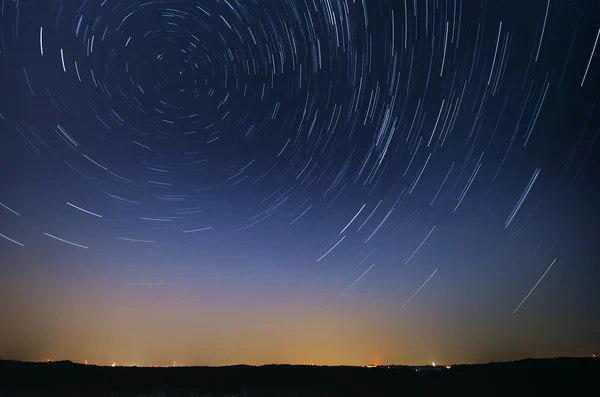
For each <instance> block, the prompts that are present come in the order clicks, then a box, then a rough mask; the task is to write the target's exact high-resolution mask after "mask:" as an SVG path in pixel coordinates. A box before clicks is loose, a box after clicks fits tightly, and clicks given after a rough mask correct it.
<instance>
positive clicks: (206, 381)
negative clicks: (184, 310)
mask: <svg viewBox="0 0 600 397" xmlns="http://www.w3.org/2000/svg"><path fill="white" fill-rule="evenodd" d="M0 373H1V374H2V379H3V380H2V382H1V384H0V393H1V395H2V396H11V397H12V396H15V397H16V396H30V397H33V396H36V397H38V396H39V397H46V396H114V397H117V396H119V397H121V396H123V397H126V396H140V397H141V396H143V397H150V396H157V397H158V396H165V397H171V396H178V397H179V396H181V397H183V396H199V397H200V396H215V397H216V396H400V395H410V396H414V395H437V394H442V393H443V394H446V395H448V394H450V395H457V396H458V395H486V396H490V395H516V394H518V395H526V394H531V393H533V394H534V395H543V394H545V393H553V394H556V393H560V394H563V395H570V396H578V395H584V394H588V393H590V392H592V391H593V390H594V386H593V385H594V377H596V378H597V377H598V374H600V360H597V359H595V358H555V359H526V360H520V361H513V362H506V363H490V364H480V365H452V366H450V368H447V367H446V366H436V367H433V366H428V367H411V366H389V367H388V366H378V367H374V368H366V367H344V366H339V367H327V366H307V365H265V366H260V367H255V366H245V365H239V366H228V367H168V368H141V367H140V368H138V367H115V368H112V367H100V366H94V365H82V364H74V363H71V362H68V361H67V362H51V363H24V362H17V361H0Z"/></svg>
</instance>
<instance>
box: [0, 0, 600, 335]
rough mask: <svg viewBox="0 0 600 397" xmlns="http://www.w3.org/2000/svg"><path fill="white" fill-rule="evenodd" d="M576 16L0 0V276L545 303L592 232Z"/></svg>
mask: <svg viewBox="0 0 600 397" xmlns="http://www.w3.org/2000/svg"><path fill="white" fill-rule="evenodd" d="M598 15H600V8H599V7H598V4H596V3H595V2H594V1H587V2H586V1H583V2H577V4H575V3H572V2H562V1H560V2H556V1H550V0H548V1H545V0H540V1H532V2H527V4H524V3H522V2H517V1H507V2H495V1H490V2H477V1H467V0H442V1H430V0H427V1H415V0H397V1H395V0H391V1H384V0H377V1H366V0H362V1H361V0H302V1H295V0H282V1H262V0H253V1H245V0H211V1H188V0H173V1H117V0H103V1H100V0H94V1H92V0H82V1H81V0H77V1H66V0H64V1H63V0H53V1H41V0H30V1H25V0H20V1H9V0H2V10H1V16H0V33H1V35H2V37H1V47H0V84H1V85H0V87H1V93H0V131H1V136H0V159H1V160H0V162H1V164H2V176H1V177H0V182H1V185H0V205H1V207H0V237H1V238H0V251H1V252H2V254H1V255H2V257H5V258H6V259H7V262H6V263H3V264H2V267H3V268H4V270H3V272H4V273H5V274H6V275H7V277H9V276H10V277H15V278H16V276H14V274H16V273H17V272H18V271H17V270H15V269H16V268H18V267H19V266H30V267H31V268H27V269H29V270H27V272H38V271H41V272H42V273H44V272H46V273H48V272H50V270H49V269H56V272H58V273H61V272H64V273H65V274H67V273H69V274H70V276H65V277H66V279H68V283H69V284H71V283H78V282H79V281H81V277H83V276H81V275H77V274H78V273H77V272H81V271H82V270H81V267H87V268H88V269H93V272H97V273H98V274H102V276H98V277H100V278H101V279H102V281H101V282H102V283H105V286H106V288H107V289H110V290H111V291H114V288H117V289H118V288H121V289H125V290H129V292H131V293H133V294H136V293H140V294H145V293H148V290H151V291H154V292H151V293H150V294H160V298H159V299H158V300H160V301H162V302H166V303H168V304H174V305H176V306H180V305H183V304H185V305H188V306H190V305H191V306H193V305H194V304H196V303H197V302H199V301H204V300H206V299H208V298H207V297H206V296H205V295H203V292H202V291H201V290H195V289H194V288H193V287H190V286H189V285H188V284H189V283H190V282H192V281H193V280H196V279H206V278H207V277H209V278H210V277H212V278H211V279H212V280H213V281H214V282H215V283H216V282H217V281H216V280H221V282H224V283H227V282H225V281H223V280H224V279H227V280H231V279H234V280H236V283H239V284H244V283H248V284H252V285H254V286H255V287H256V288H257V290H261V289H262V290H263V291H264V290H265V289H268V288H271V287H267V286H269V285H271V286H272V285H294V284H295V285H296V287H298V286H302V287H298V288H300V289H301V288H304V287H306V288H308V290H311V291H313V292H314V291H315V290H314V288H317V289H318V290H319V291H320V292H319V293H322V291H326V293H324V294H325V295H327V294H329V295H328V296H329V297H328V298H327V299H329V300H331V301H335V300H336V299H352V296H353V295H354V296H364V295H361V294H362V293H363V292H361V291H369V292H368V293H369V295H370V296H375V298H371V299H375V303H373V304H374V306H375V307H377V306H379V307H384V306H385V307H386V308H387V309H386V310H387V312H386V313H387V315H388V316H391V317H397V316H401V315H403V313H404V312H405V311H410V310H415V311H416V312H417V313H418V312H421V311H423V312H425V311H426V309H425V307H426V308H429V309H428V310H434V309H432V308H435V307H437V308H438V309H436V310H444V311H453V312H455V311H457V310H463V311H466V312H469V311H471V312H472V313H476V312H477V310H479V309H477V308H475V306H476V305H475V306H473V305H474V304H473V303H472V302H473V301H478V300H479V301H490V302H491V301H493V302H495V303H493V304H491V303H490V306H489V307H487V308H486V312H492V313H493V314H489V315H490V316H492V315H493V316H501V317H502V318H504V320H502V321H513V320H510V317H508V318H507V317H506V315H507V314H508V315H510V313H514V314H515V316H517V315H525V313H524V312H525V311H526V310H528V305H529V304H531V306H532V307H531V309H530V310H531V311H534V309H535V307H536V306H535V305H537V308H538V309H539V310H542V309H543V310H550V311H551V310H562V311H563V312H565V311H569V310H570V309H568V307H576V306H577V305H578V304H581V299H583V298H582V296H581V295H576V294H574V293H572V292H570V291H572V290H573V288H576V286H577V285H579V287H577V288H584V289H585V288H586V287H582V285H583V284H584V283H585V279H586V278H588V277H590V273H589V272H590V271H591V270H590V267H589V266H590V265H589V264H587V263H588V262H586V261H588V259H589V258H590V256H589V255H591V254H589V252H591V251H590V250H592V249H594V247H592V246H591V245H589V244H587V243H586V239H590V238H591V237H590V233H591V232H590V231H591V230H594V229H595V228H596V227H597V226H598V223H597V222H598V217H597V215H596V214H597V213H598V211H597V201H596V200H597V199H598V195H597V193H598V191H597V180H596V179H594V178H595V177H597V174H598V166H597V161H596V158H597V156H598V154H599V152H598V147H599V143H598V142H597V137H598V131H599V129H600V109H599V108H598V106H597V103H596V101H597V99H598V87H599V86H598V72H597V70H598V65H600V62H599V60H600V54H599V52H600V49H598V48H597V45H598V38H599V35H600V18H599V17H598ZM582 236H583V237H582ZM586 250H587V251H586ZM582 252H584V253H582ZM586 258H587V259H586ZM2 262H4V260H3V261H2ZM566 262H569V264H567V263H566ZM75 263H77V265H75ZM565 267H569V268H571V270H565ZM34 268H35V269H37V270H34ZM41 268H44V269H45V270H40V269H41ZM73 268H78V269H79V270H73ZM141 268H142V269H141ZM561 268H562V270H559V269H561ZM68 269H71V270H68ZM89 271H92V270H89ZM569 271H570V272H571V273H569V274H570V275H568V274H567V273H565V272H569ZM73 272H75V273H77V274H75V275H73V274H74V273H73ZM554 272H557V274H553V273H554ZM558 272H562V273H558ZM46 273H44V274H46ZM61 274H62V273H61ZM207 274H210V276H207ZM559 274H560V275H559ZM11 275H12V276H11ZM107 275H108V276H107ZM94 277H96V276H94ZM540 277H541V278H540ZM26 278H27V277H26ZM561 278H563V280H566V281H564V282H565V283H566V284H568V285H565V286H563V287H562V289H561ZM290 279H291V280H292V281H291V284H290V281H289V280H290ZM577 280H579V281H577ZM99 282H100V281H99ZM536 282H537V284H536ZM578 282H579V283H583V284H578ZM59 283H67V282H66V281H61V282H59ZM186 283H188V284H186ZM545 284H549V285H545ZM186 285H187V286H186ZM236 285H237V284H236ZM315 286H316V287H315ZM532 287H533V288H532ZM536 287H537V288H536ZM282 289H285V287H282ZM131 290H133V292H132V291H131ZM20 291H21V293H23V294H26V293H27V292H26V291H27V287H23V288H22V289H20ZM490 291H492V292H490ZM567 291H569V292H567ZM129 292H128V293H129ZM283 293H284V292H282V291H280V290H277V291H276V292H274V291H271V292H269V293H266V294H267V295H268V296H269V297H270V299H273V298H274V297H275V296H280V295H281V294H283ZM364 293H366V292H364ZM538 294H539V295H538ZM566 294H570V295H574V296H571V297H570V298H569V299H572V301H571V300H570V301H569V302H571V306H568V305H567V304H566V303H565V304H563V306H561V307H562V309H561V308H557V306H556V305H557V303H556V302H557V301H559V300H561V299H563V298H562V297H561V298H557V296H564V295H566ZM340 295H342V297H341V298H340ZM465 295H468V297H467V296H465ZM156 296H159V295H156ZM523 298H524V299H523ZM534 301H536V302H537V303H534ZM498 302H500V303H498ZM421 304H422V305H425V306H423V308H422V309H419V307H420V306H419V305H421ZM551 306H552V307H554V309H551V308H549V307H551ZM559 306H560V305H559ZM412 307H414V309H412ZM391 308H393V309H391ZM356 310H357V311H360V310H364V308H363V309H359V308H358V307H357V308H356ZM531 311H530V315H533V314H532V313H531ZM434 312H435V310H434ZM523 327H525V326H524V325H523Z"/></svg>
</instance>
